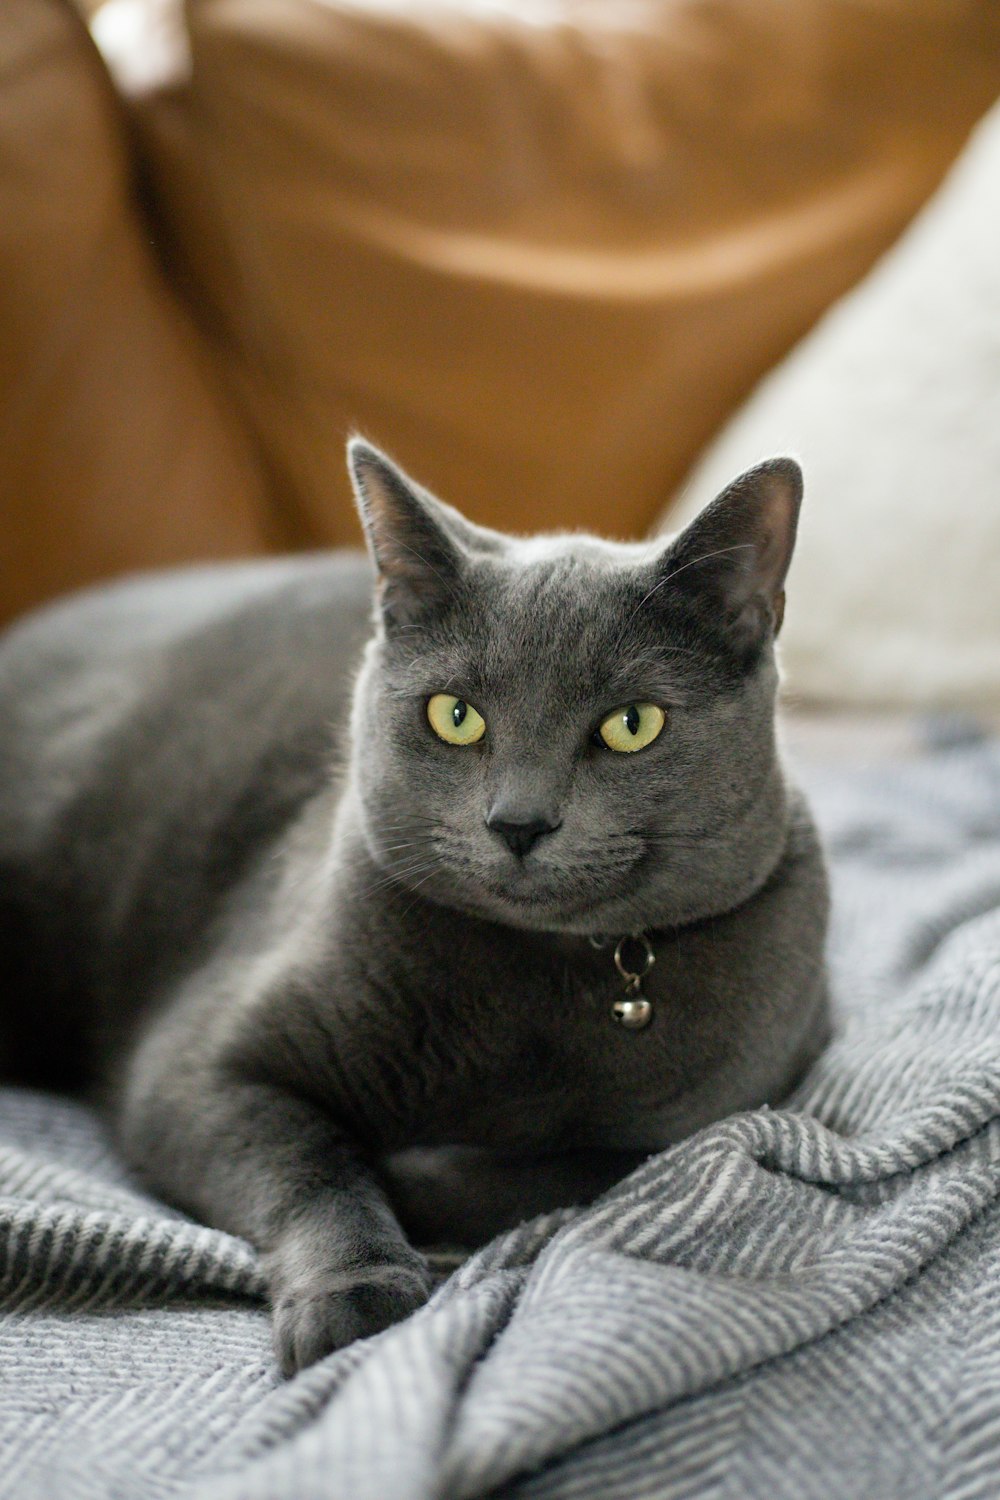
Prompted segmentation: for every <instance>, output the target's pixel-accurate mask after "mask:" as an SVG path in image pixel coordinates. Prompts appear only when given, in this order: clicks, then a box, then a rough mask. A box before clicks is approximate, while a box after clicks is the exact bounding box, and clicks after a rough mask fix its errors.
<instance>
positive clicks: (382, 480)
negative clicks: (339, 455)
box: [347, 437, 462, 626]
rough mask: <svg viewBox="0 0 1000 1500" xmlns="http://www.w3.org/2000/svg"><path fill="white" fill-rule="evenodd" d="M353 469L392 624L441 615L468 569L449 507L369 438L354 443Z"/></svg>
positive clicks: (384, 607)
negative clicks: (450, 521) (449, 520)
mask: <svg viewBox="0 0 1000 1500" xmlns="http://www.w3.org/2000/svg"><path fill="white" fill-rule="evenodd" d="M347 464H348V468H349V470H350V474H351V480H352V482H353V484H354V494H355V497H356V499H357V503H358V510H359V512H360V514H361V523H362V525H363V526H364V529H365V538H366V540H367V542H368V550H369V552H370V553H371V557H372V561H373V563H374V564H375V571H376V575H377V584H376V592H377V597H378V602H379V606H380V608H381V610H382V615H383V618H384V619H385V622H386V624H387V625H389V626H391V625H394V624H408V623H412V622H413V621H414V620H417V619H419V618H421V617H422V616H427V615H430V614H434V613H436V612H439V611H440V610H442V609H443V608H444V607H445V606H446V605H447V603H448V601H449V600H450V599H453V598H454V596H455V592H456V588H457V584H458V580H459V575H460V572H461V564H462V552H461V547H460V544H459V543H458V541H457V540H456V538H455V537H453V536H452V535H451V534H450V532H449V530H448V524H447V518H446V514H445V508H444V506H442V505H440V504H439V503H438V501H436V500H435V499H434V497H433V496H432V495H429V494H428V493H427V491H426V490H424V489H422V488H421V486H420V485H418V484H415V483H414V481H413V480H412V479H410V478H409V477H408V475H406V474H404V472H403V470H402V469H400V468H399V467H398V465H396V464H394V463H393V462H392V460H391V459H390V458H387V457H386V455H385V454H384V453H383V452H382V451H381V450H380V449H379V448H376V447H375V446H374V444H372V443H367V442H365V440H364V439H363V438H358V437H355V438H352V439H351V441H350V442H349V443H348V445H347Z"/></svg>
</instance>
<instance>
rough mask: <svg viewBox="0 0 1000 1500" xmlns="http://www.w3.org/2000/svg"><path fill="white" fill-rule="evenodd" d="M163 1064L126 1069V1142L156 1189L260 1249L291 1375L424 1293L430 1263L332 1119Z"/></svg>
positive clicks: (289, 1098) (400, 1313)
mask: <svg viewBox="0 0 1000 1500" xmlns="http://www.w3.org/2000/svg"><path fill="white" fill-rule="evenodd" d="M158 1073H159V1070H158V1069H155V1070H153V1076H150V1074H149V1073H148V1072H147V1070H145V1069H140V1070H138V1074H137V1075H136V1074H134V1075H133V1079H132V1084H131V1087H130V1088H129V1090H128V1092H127V1096H126V1102H125V1105H124V1109H123V1111H122V1116H121V1121H120V1125H121V1134H122V1139H123V1143H124V1145H125V1148H126V1150H127V1152H128V1154H129V1156H130V1157H131V1158H132V1160H133V1161H134V1162H135V1164H136V1165H137V1166H138V1167H139V1168H140V1169H141V1171H142V1172H143V1175H144V1176H145V1177H146V1179H147V1181H149V1183H150V1184H151V1186H153V1187H154V1188H155V1189H156V1190H157V1191H159V1192H161V1193H163V1194H164V1195H165V1196H167V1197H169V1198H171V1199H173V1201H174V1202H176V1203H178V1204H179V1205H180V1206H182V1207H184V1208H186V1209H188V1210H189V1211H190V1212H192V1213H194V1214H195V1215H197V1216H198V1217H199V1218H202V1219H203V1220H204V1221H205V1222H206V1223H209V1224H212V1225H214V1226H216V1227H218V1228H220V1229H226V1230H228V1231H229V1232H231V1233H233V1234H238V1235H241V1236H243V1237H244V1238H246V1239H248V1240H249V1241H250V1242H251V1243H252V1244H253V1245H255V1246H256V1247H257V1248H258V1250H260V1252H261V1254H262V1258H263V1263H264V1267H265V1273H266V1276H267V1281H268V1289H269V1294H270V1300H271V1308H272V1314H273V1320H274V1323H273V1326H274V1341H275V1349H276V1352H277V1356H278V1360H279V1362H280V1365H281V1368H282V1370H283V1372H284V1373H285V1374H286V1375H290V1374H293V1373H294V1372H295V1371H296V1370H300V1369H302V1368H303V1367H304V1366H306V1365H309V1364H312V1363H313V1362H315V1361H316V1360H317V1359H321V1358H322V1357H323V1356H324V1355H326V1354H329V1353H331V1352H332V1351H333V1350H335V1349H339V1348H342V1347H343V1346H344V1345H346V1344H349V1343H351V1342H352V1341H353V1340H354V1339H357V1338H363V1337H365V1336H367V1335H369V1334H373V1333H378V1332H379V1331H380V1330H381V1329H383V1328H386V1327H387V1326H388V1325H389V1324H391V1323H395V1322H397V1321H398V1320H399V1319H401V1318H404V1317H406V1316H407V1315H408V1314H409V1313H411V1312H413V1311H414V1310H415V1309H416V1308H417V1307H419V1306H420V1305H421V1303H422V1302H424V1301H425V1299H426V1297H427V1295H428V1292H429V1291H430V1285H431V1281H430V1273H429V1270H428V1267H427V1263H426V1261H425V1260H424V1258H423V1257H422V1256H421V1255H419V1254H418V1253H417V1251H416V1250H414V1248H413V1247H412V1245H411V1244H410V1243H409V1241H408V1240H407V1238H406V1236H405V1234H404V1233H403V1230H402V1229H401V1227H400V1225H399V1222H398V1221H397V1219H396V1217H395V1215H394V1214H393V1212H392V1209H391V1208H390V1207H389V1204H388V1202H387V1200H386V1198H385V1196H384V1194H383V1192H382V1190H381V1188H380V1187H379V1186H378V1185H377V1183H376V1182H375V1180H374V1178H373V1177H372V1175H371V1173H370V1171H369V1169H368V1167H367V1165H366V1163H365V1161H364V1159H363V1155H362V1153H361V1151H360V1150H359V1149H358V1147H357V1145H356V1144H355V1143H354V1142H352V1141H351V1140H350V1138H349V1136H348V1135H347V1134H346V1132H344V1131H343V1130H342V1129H341V1128H340V1127H339V1126H338V1124H337V1122H336V1121H335V1120H334V1119H332V1118H330V1117H328V1116H327V1115H326V1114H325V1113H324V1112H323V1111H322V1110H320V1109H319V1108H317V1107H316V1106H315V1105H313V1104H312V1103H311V1102H309V1101H307V1100H303V1099H301V1098H298V1097H296V1096H295V1095H293V1094H291V1093H288V1092H286V1091H285V1090H284V1089H282V1088H280V1087H276V1086H273V1085H271V1084H266V1083H257V1082H253V1081H249V1080H246V1081H241V1080H239V1079H238V1078H232V1077H227V1076H219V1075H218V1074H215V1076H211V1075H208V1076H204V1077H202V1078H200V1079H198V1080H197V1081H196V1080H195V1079H193V1078H191V1077H188V1078H187V1079H186V1080H184V1079H181V1078H178V1077H177V1075H176V1074H174V1075H173V1076H171V1077H170V1078H165V1077H163V1076H162V1074H161V1075H159V1076H156V1075H157V1074H158ZM192 1085H194V1090H193V1089H192Z"/></svg>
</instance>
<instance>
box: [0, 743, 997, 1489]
mask: <svg viewBox="0 0 1000 1500" xmlns="http://www.w3.org/2000/svg"><path fill="white" fill-rule="evenodd" d="M809 782H810V784H811V787H812V790H813V793H814V799H815V802H816V804H817V807H818V811H819V813H820V817H821V821H822V823H823V826H824V827H825V829H826V831H827V837H828V840H829V845H830V849H831V853H832V856H833V861H834V871H835V898H836V900H835V907H836V918H835V926H834V932H833V943H832V947H833V963H834V976H835V986H836V992H837V997H838V1012H839V1034H838V1038H837V1040H836V1041H835V1042H834V1044H833V1045H832V1046H831V1048H830V1049H829V1051H828V1053H827V1054H826V1055H825V1057H824V1058H823V1059H822V1060H821V1062H820V1064H819V1065H818V1066H817V1068H816V1069H815V1070H814V1072H813V1074H812V1075H811V1076H810V1078H809V1079H807V1080H806V1082H805V1084H804V1085H803V1087H802V1089H801V1090H800V1092H799V1094H798V1096H797V1097H796V1098H795V1099H794V1100H792V1101H791V1102H790V1103H789V1105H788V1106H787V1107H785V1108H782V1109H780V1110H760V1111H756V1112H753V1113H749V1114H744V1115H741V1116H736V1117H734V1118H732V1119H730V1120H727V1121H725V1122H723V1123H721V1124H719V1125H716V1126H713V1127H711V1128H710V1129H708V1130H705V1131H704V1132H702V1133H701V1134H700V1135H698V1136H696V1137H694V1138H693V1139H691V1140H690V1141H688V1142H685V1143H682V1144H681V1145H679V1146H677V1147H675V1148H674V1149H673V1150H671V1151H669V1152H667V1153H665V1154H664V1155H662V1156H660V1157H657V1158H653V1159H651V1160H650V1161H649V1162H648V1163H647V1164H646V1165H645V1166H644V1167H643V1168H641V1169H640V1170H639V1171H638V1172H637V1173H636V1174H635V1175H634V1176H632V1177H631V1178H629V1179H628V1180H627V1181H626V1182H625V1183H623V1184H622V1185H621V1186H620V1187H619V1188H618V1189H616V1190H615V1191H614V1192H613V1193H612V1194H610V1195H609V1196H608V1197H607V1198H605V1199H604V1200H603V1201H602V1202H601V1203H600V1204H598V1205H596V1206H595V1207H593V1208H591V1209H589V1210H586V1211H583V1212H578V1213H571V1212H567V1213H566V1214H564V1215H561V1216H554V1217H552V1218H551V1219H548V1220H544V1221H536V1222H535V1223H532V1224H530V1225H527V1226H525V1227H523V1228H522V1229H521V1230H519V1231H517V1232H515V1233H513V1234H511V1235H509V1236H507V1237H506V1238H504V1239H503V1240H500V1241H498V1242H497V1243H495V1244H494V1245H492V1246H491V1247H489V1248H488V1249H487V1250H485V1251H483V1252H482V1253H480V1254H479V1255H478V1256H477V1257H475V1258H473V1259H472V1260H471V1261H469V1262H467V1263H466V1264H465V1266H463V1267H462V1268H461V1269H460V1270H459V1271H457V1272H456V1273H455V1274H454V1275H453V1276H452V1278H451V1279H450V1280H449V1281H448V1282H446V1283H445V1284H444V1286H443V1287H442V1288H441V1289H440V1291H439V1292H438V1293H437V1295H436V1297H435V1299H434V1301H433V1302H432V1303H431V1304H430V1305H429V1306H428V1307H427V1308H426V1309H424V1310H422V1311H421V1312H420V1313H418V1314H417V1315H416V1316H415V1317H413V1318H412V1319H410V1320H409V1322H407V1323H406V1324H404V1325H402V1326H400V1327H397V1328H395V1329H390V1330H388V1331H387V1332H386V1333H385V1334H383V1335H381V1336H379V1337H378V1338H376V1339H373V1340H371V1341H368V1342H366V1343H363V1344H358V1345H355V1346H354V1347H352V1348H350V1349H348V1350H346V1351H344V1352H343V1353H341V1354H339V1355H335V1356H332V1357H331V1358H330V1359H328V1360H327V1361H325V1362H324V1363H323V1364H322V1365H320V1366H318V1367H316V1368H315V1369H313V1370H310V1371H307V1372H305V1373H304V1374H302V1375H300V1376H299V1377H298V1378H296V1379H295V1380H294V1381H292V1382H290V1383H288V1384H286V1385H281V1384H280V1383H279V1382H278V1381H277V1379H276V1375H275V1371H274V1367H273V1364H272V1362H271V1357H270V1352H269V1343H268V1329H267V1319H266V1315H265V1313H264V1310H263V1308H262V1306H261V1305H260V1303H259V1302H258V1301H257V1300H256V1298H257V1294H258V1293H259V1278H258V1272H257V1268H256V1262H255V1258H254V1256H253V1255H252V1253H251V1252H250V1251H249V1250H248V1249H247V1248H246V1247H245V1246H244V1245H243V1244H242V1243H240V1242H239V1241H236V1240H233V1239H230V1238H228V1237H227V1236H225V1235H222V1234H217V1233H213V1232H210V1231H208V1230H204V1229H201V1228H198V1227H196V1226H193V1225H191V1224H190V1223H188V1222H187V1221H186V1220H184V1219H182V1218H181V1217H179V1216H177V1215H175V1214H171V1213H169V1212H168V1211H166V1210H164V1209H162V1208H160V1207H158V1206H157V1205H156V1204H154V1203H153V1202H151V1201H150V1200H148V1199H146V1198H144V1197H143V1196H142V1195H141V1194H138V1193H137V1192H136V1191H135V1189H134V1188H133V1187H131V1186H130V1185H129V1183H128V1181H127V1180H126V1177H125V1176H124V1174H123V1173H122V1171H121V1169H120V1168H119V1167H118V1165H117V1164H116V1162H115V1158H114V1156H113V1155H112V1154H111V1153H110V1152H109V1150H108V1148H107V1145H106V1143H105V1141H104V1138H103V1136H102V1134H101V1131H100V1130H99V1128H98V1127H97V1126H96V1124H95V1123H94V1121H93V1119H92V1118H91V1117H90V1116H89V1115H88V1114H87V1113H86V1112H85V1111H82V1110H79V1109H76V1108H72V1107H70V1106H68V1105H66V1104H65V1103H58V1102H54V1101H51V1100H47V1099H44V1098H42V1097H40V1096H35V1095H26V1094H23V1093H21V1094H19V1093H17V1092H15V1091H7V1092H6V1093H5V1094H3V1095H2V1096H0V1140H2V1142H3V1151H2V1157H0V1192H2V1198H0V1247H2V1257H3V1261H2V1284H3V1287H4V1293H3V1307H4V1309H5V1312H4V1315H3V1317H2V1320H0V1445H2V1446H0V1494H3V1495H11V1496H14V1495H16V1496H17V1497H18V1500H51V1497H52V1496H54V1495H58V1496H60V1497H81V1500H82V1497H102V1500H104V1497H111V1496H128V1497H129V1500H145V1497H154V1496H155V1497H166V1496H184V1497H188V1500H252V1497H260V1500H281V1497H284V1496H288V1497H289V1500H292V1497H294V1500H310V1497H317V1500H319V1497H331V1500H334V1497H335V1500H342V1497H350V1500H431V1497H440V1500H444V1497H448V1500H459V1497H471V1496H480V1495H487V1494H490V1495H501V1494H502V1495H509V1496H517V1497H519V1500H529V1497H530V1500H570V1497H574V1500H579V1497H593V1500H606V1497H608V1496H623V1497H624V1496H628V1497H629V1500H634V1497H640V1496H647V1495H648V1496H656V1497H657V1500H667V1497H678V1500H679V1497H686V1496H692V1497H693V1496H699V1497H704V1496H711V1497H720V1500H727V1497H728V1500H745V1497H747V1496H767V1497H769V1500H770V1497H774V1500H785V1497H787V1500H810V1497H815V1500H838V1497H844V1500H847V1497H856V1496H859V1495H864V1496H873V1497H874V1496H877V1497H879V1500H891V1497H898V1500H922V1497H932V1496H933V1497H935V1500H938V1497H949V1500H951V1497H954V1500H958V1497H960V1496H961V1497H963V1500H972V1497H974V1496H983V1497H984V1500H986V1497H993V1496H995V1494H996V1476H997V1473H998V1472H1000V744H998V743H996V742H993V743H991V744H977V743H958V744H954V745H952V747H951V748H944V749H942V750H940V751H938V752H937V753H935V754H934V755H931V756H929V757H927V758H926V759H924V760H918V761H916V762H914V763H913V764H911V765H899V766H893V767H889V768H881V769H877V770H869V771H854V772H849V771H846V770H841V771H839V772H837V773H833V772H826V773H822V774H820V773H818V772H814V773H813V774H812V775H811V776H810V777H809ZM637 1044H639V1045H641V1037H639V1038H637Z"/></svg>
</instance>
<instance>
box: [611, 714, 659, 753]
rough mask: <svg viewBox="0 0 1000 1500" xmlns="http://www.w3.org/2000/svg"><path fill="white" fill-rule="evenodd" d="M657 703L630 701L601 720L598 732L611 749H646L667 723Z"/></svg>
mask: <svg viewBox="0 0 1000 1500" xmlns="http://www.w3.org/2000/svg"><path fill="white" fill-rule="evenodd" d="M666 718H667V716H666V714H665V713H664V712H663V709H662V708H657V706H656V704H655V703H628V704H626V705H625V707H624V708H616V709H615V711H614V713H613V714H608V717H607V718H606V719H603V720H602V721H601V725H600V728H599V729H598V731H597V733H598V734H599V735H600V737H601V739H602V740H603V741H604V743H605V745H607V747H608V749H609V750H624V751H631V750H645V748H646V746H647V745H651V744H652V743H653V741H654V740H655V739H656V737H657V735H658V734H659V733H660V730H661V729H662V728H663V726H664V724H665V723H666Z"/></svg>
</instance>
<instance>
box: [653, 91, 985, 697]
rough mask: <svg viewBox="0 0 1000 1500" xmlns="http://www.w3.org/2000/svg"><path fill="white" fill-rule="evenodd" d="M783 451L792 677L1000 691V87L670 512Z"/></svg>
mask: <svg viewBox="0 0 1000 1500" xmlns="http://www.w3.org/2000/svg"><path fill="white" fill-rule="evenodd" d="M776 453H792V454H794V455H795V456H796V457H798V458H799V460H800V461H801V463H802V465H803V468H804V470H805V478H806V498H805V502H804V505H803V509H802V519H801V524H800V531H799V542H798V547H797V549H796V555H795V560H794V562H793V565H792V571H791V574H790V577H789V587H788V609H787V613H786V617H785V625H784V629H783V632H782V636H781V646H782V661H783V665H784V675H785V680H786V686H787V688H788V690H789V692H790V693H791V694H792V695H794V696H797V697H800V698H802V699H805V700H810V701H814V702H832V703H838V704H850V705H854V706H859V705H864V706H885V707H901V706H907V707H931V706H953V707H955V706H957V707H967V708H980V709H988V710H994V711H995V710H997V709H1000V106H997V107H996V108H994V110H993V111H992V112H991V113H990V114H989V115H988V116H987V117H986V119H985V120H984V122H983V123H982V124H981V125H980V126H979V128H978V130H977V131H976V133H975V134H974V136H973V138H972V140H971V142H970V144H969V145H968V146H967V148H966V150H965V152H964V154H963V156H962V157H961V158H960V160H959V162H958V165H957V166H956V167H955V168H954V169H953V171H952V172H951V174H950V175H949V177H948V179H947V180H946V182H945V184H944V186H943V187H942V188H941V189H940V191H939V192H938V193H937V194H936V196H935V197H934V198H933V199H932V200H931V201H930V203H929V204H928V206H927V207H926V208H925V209H924V210H923V212H922V213H921V215H920V217H919V219H918V220H917V221H916V223H915V224H914V225H913V226H912V227H911V228H910V230H909V231H908V232H907V233H906V234H905V235H904V236H903V238H902V239H901V240H900V241H899V242H898V244H897V245H896V246H895V247H894V248H893V249H892V250H891V251H890V252H889V254H888V255H887V256H886V257H885V258H884V259H883V260H882V261H881V262H880V263H879V265H878V266H877V267H876V269H875V271H874V272H873V273H872V274H871V275H869V276H868V277H867V278H866V279H865V280H864V281H863V282H862V283H861V284H860V285H859V286H858V287H857V288H856V289H855V290H854V291H853V292H851V293H850V294H849V295H848V296H847V297H846V298H844V299H843V300H842V301H841V302H840V303H838V304H837V306H836V307H835V308H834V309H833V310H832V311H831V312H830V313H828V314H827V315H826V317H825V318H824V319H823V320H822V322H821V323H820V324H819V325H818V326H817V327H816V329H815V330H814V331H813V332H812V333H811V334H810V335H809V336H808V337H807V338H806V339H805V340H804V341H803V342H802V343H801V344H800V345H799V346H798V347H797V348H796V349H795V351H794V352H793V353H792V354H791V355H790V356H789V358H788V359H786V360H785V361H784V362H783V363H782V364H781V365H780V366H778V368H777V369H776V370H775V372H774V373H773V374H772V375H771V376H769V377H768V378H767V379H766V380H765V381H764V382H763V383H762V384H761V385H760V386H759V387H758V389H757V391H756V392H755V394H754V395H753V396H752V397H751V399H750V400H749V401H748V402H747V404H746V405H745V406H744V407H743V408H742V410H741V411H740V412H739V413H738V414H737V416H736V417H735V418H734V419H733V420H732V421H731V422H730V423H728V424H727V426H726V427H725V428H724V429H723V431H722V433H721V435H720V436H719V437H718V439H717V440H716V441H715V442H714V443H713V444H712V446H711V447H710V448H709V449H708V451H707V453H706V454H705V456H704V457H703V458H702V459H701V461H700V462H699V463H698V464H697V466H696V467H695V469H694V470H693V472H692V474H691V476H690V477H689V479H688V481H687V484H686V485H685V487H684V490H683V492H682V494H683V498H682V500H681V502H680V504H679V506H677V507H674V508H672V509H671V510H670V512H669V515H668V516H667V517H666V518H665V522H664V524H665V525H666V526H668V527H669V529H670V530H674V529H676V528H677V527H678V526H679V525H681V524H683V523H684V521H686V520H687V519H688V518H689V517H690V515H691V514H692V513H693V512H694V511H696V510H697V509H698V508H699V507H700V506H701V505H703V504H704V503H705V502H706V500H708V499H710V498H711V496H712V495H713V494H715V493H716V492H717V491H718V490H719V489H721V488H722V487H723V485H724V484H725V483H726V482H727V481H728V480H729V479H731V478H732V477H733V476H734V475H735V474H737V473H738V472H739V471H740V470H741V469H744V468H746V467H747V466H748V465H749V464H751V463H754V462H755V461H756V460H757V459H759V458H762V457H765V456H768V455H770V454H776Z"/></svg>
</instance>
